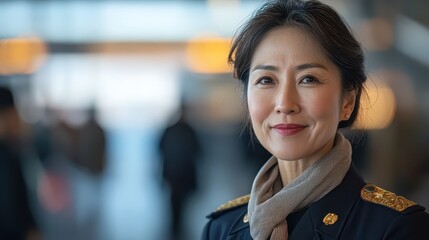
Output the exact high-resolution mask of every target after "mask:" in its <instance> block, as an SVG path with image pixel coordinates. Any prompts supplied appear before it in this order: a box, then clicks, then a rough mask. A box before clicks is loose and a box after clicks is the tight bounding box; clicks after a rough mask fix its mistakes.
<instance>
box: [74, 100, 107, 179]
mask: <svg viewBox="0 0 429 240" xmlns="http://www.w3.org/2000/svg"><path fill="white" fill-rule="evenodd" d="M88 114H89V119H88V121H87V122H86V123H85V124H83V126H81V127H80V129H79V133H78V140H77V148H78V151H77V156H76V163H77V164H78V165H79V166H81V167H83V168H84V169H86V170H87V171H89V172H90V173H91V174H93V175H100V174H102V173H103V170H104V166H105V162H106V136H105V133H104V129H103V128H102V127H101V126H100V125H99V124H98V122H97V119H96V116H95V115H96V110H95V108H90V109H89V111H88Z"/></svg>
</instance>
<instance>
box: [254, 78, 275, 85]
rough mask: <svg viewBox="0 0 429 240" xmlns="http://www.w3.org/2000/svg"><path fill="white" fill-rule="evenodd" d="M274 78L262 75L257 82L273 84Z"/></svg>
mask: <svg viewBox="0 0 429 240" xmlns="http://www.w3.org/2000/svg"><path fill="white" fill-rule="evenodd" d="M272 83H273V80H272V79H271V78H267V77H262V78H260V79H258V81H257V82H256V84H261V85H268V84H272Z"/></svg>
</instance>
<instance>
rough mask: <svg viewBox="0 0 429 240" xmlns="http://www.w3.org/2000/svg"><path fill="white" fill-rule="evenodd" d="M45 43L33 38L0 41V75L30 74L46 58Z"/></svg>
mask: <svg viewBox="0 0 429 240" xmlns="http://www.w3.org/2000/svg"><path fill="white" fill-rule="evenodd" d="M46 52H47V50H46V45H45V43H44V42H43V41H42V40H40V39H38V38H35V37H30V38H13V39H4V40H0V74H5V75H12V74H30V73H33V72H34V71H36V70H37V69H38V68H39V67H40V65H41V63H42V62H43V60H44V58H45V57H46Z"/></svg>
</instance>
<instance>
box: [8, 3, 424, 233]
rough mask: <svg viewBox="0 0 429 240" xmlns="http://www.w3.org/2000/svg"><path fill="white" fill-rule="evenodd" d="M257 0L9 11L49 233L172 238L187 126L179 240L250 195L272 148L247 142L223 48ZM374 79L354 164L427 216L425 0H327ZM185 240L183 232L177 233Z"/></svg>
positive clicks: (26, 142) (17, 83) (33, 179)
mask: <svg viewBox="0 0 429 240" xmlns="http://www.w3.org/2000/svg"><path fill="white" fill-rule="evenodd" d="M261 2H262V1H245V0H241V1H239V0H207V1H204V0H163V1H154V0H153V1H131V0H130V1H119V0H92V1H75V0H70V1H57V0H49V1H48V0H46V1H30V0H28V1H7V0H5V1H1V2H0V84H1V85H2V86H7V87H9V88H11V89H12V90H13V92H14V94H15V97H16V104H17V107H18V112H19V114H20V117H21V119H22V125H23V126H25V127H24V128H23V130H22V131H21V134H22V136H21V138H22V140H21V144H22V145H23V148H24V149H25V154H24V155H25V157H24V158H23V159H24V160H22V164H21V165H22V168H23V169H24V172H25V179H26V182H27V187H28V189H27V191H28V193H29V198H30V200H31V209H32V211H33V214H34V216H35V219H36V222H37V223H38V227H39V229H40V233H41V235H42V236H43V237H44V239H103V240H104V239H106V240H110V239H111V240H116V239H130V240H132V239H171V238H172V237H171V236H170V234H169V233H168V231H167V230H168V229H170V225H172V212H171V208H172V207H171V206H170V196H171V193H172V192H173V191H172V189H171V188H172V186H171V184H167V183H166V182H165V179H164V178H163V176H164V170H163V169H164V168H163V167H164V162H163V158H162V156H161V154H160V152H159V141H160V139H161V135H162V133H163V131H164V129H165V128H166V127H167V126H170V125H172V124H173V123H174V122H176V121H177V120H178V119H179V115H178V113H177V112H178V110H179V109H180V107H181V106H182V105H183V104H186V106H187V109H188V111H186V119H187V121H188V122H189V124H190V125H191V126H192V127H193V128H194V129H195V131H196V133H197V135H198V139H199V141H200V143H201V154H200V155H199V158H198V161H197V165H196V166H197V173H196V175H197V184H196V191H195V192H193V193H192V194H190V196H189V197H188V198H187V201H186V203H184V204H183V209H182V210H183V217H182V220H181V236H182V239H198V238H199V234H200V232H201V230H202V228H203V226H204V224H205V223H206V219H205V216H206V215H207V214H209V213H210V212H211V211H212V210H213V209H215V208H216V207H217V206H218V205H219V204H221V203H223V202H225V201H227V200H230V199H232V198H235V197H237V196H240V195H243V194H247V193H248V192H249V191H250V187H251V182H252V179H253V177H254V175H255V174H256V171H257V169H258V167H259V166H260V165H261V164H263V162H264V160H265V158H266V156H267V154H266V152H264V151H263V150H260V148H259V146H258V144H257V143H256V142H253V143H249V141H250V140H249V139H251V137H250V136H248V134H247V132H246V130H244V132H243V121H242V120H243V119H242V116H243V108H242V102H241V96H240V94H241V88H240V85H239V84H238V82H237V81H235V80H233V78H232V74H231V73H230V71H231V68H230V66H228V65H227V64H226V54H227V51H228V47H229V44H230V39H231V37H232V36H233V34H234V31H235V30H236V29H237V28H238V27H239V26H240V24H242V23H243V21H244V20H245V19H246V18H247V17H249V16H250V14H251V13H252V11H253V10H254V9H255V8H256V7H257V6H259V5H260V4H261ZM325 2H326V3H328V4H330V5H332V6H334V7H335V8H336V9H337V10H338V11H339V12H340V13H341V14H342V15H343V16H344V18H345V19H346V20H347V22H348V23H349V24H350V27H351V28H352V30H353V32H354V33H355V35H356V37H357V38H358V39H359V41H361V43H362V45H363V47H364V49H365V52H366V56H367V67H368V68H367V70H368V74H369V76H370V79H369V81H368V90H367V95H366V96H367V99H368V101H367V103H366V104H365V105H364V111H363V112H364V114H363V115H362V116H361V122H360V125H359V126H360V128H359V129H355V130H353V131H350V132H349V133H348V134H349V135H350V136H357V137H358V139H360V141H358V142H357V143H356V144H355V146H354V147H355V149H356V151H355V152H356V156H357V155H359V156H363V157H362V158H359V160H356V161H357V162H356V164H357V165H358V166H359V168H360V169H361V170H362V172H363V173H364V175H365V176H366V177H367V180H369V181H372V182H375V183H377V184H379V185H381V186H383V187H384V188H386V189H390V190H392V191H396V192H398V193H399V194H405V195H407V196H408V197H410V198H411V199H412V200H415V201H417V202H419V203H421V204H422V205H424V206H426V207H429V194H428V192H429V190H428V188H429V162H428V159H429V150H428V149H429V130H428V128H427V127H426V123H427V122H429V97H428V96H429V83H428V81H427V79H426V76H427V75H428V74H429V67H428V66H429V57H428V56H429V45H428V43H429V17H428V16H427V14H426V11H425V10H426V9H428V8H429V4H428V3H427V1H424V0H412V1H402V0H395V1H386V0H376V1H367V0H348V1H339V0H329V1H325ZM178 239H179V238H178Z"/></svg>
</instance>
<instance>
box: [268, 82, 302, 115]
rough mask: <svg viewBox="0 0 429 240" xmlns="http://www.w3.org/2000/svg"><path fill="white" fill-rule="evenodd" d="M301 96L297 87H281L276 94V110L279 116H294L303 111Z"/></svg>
mask: <svg viewBox="0 0 429 240" xmlns="http://www.w3.org/2000/svg"><path fill="white" fill-rule="evenodd" d="M298 99H299V94H298V91H297V89H296V87H295V86H281V87H280V88H279V89H278V91H277V92H276V96H275V107H274V110H275V111H276V113H278V114H294V113H298V112H300V111H301V108H300V106H299V104H298Z"/></svg>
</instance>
